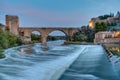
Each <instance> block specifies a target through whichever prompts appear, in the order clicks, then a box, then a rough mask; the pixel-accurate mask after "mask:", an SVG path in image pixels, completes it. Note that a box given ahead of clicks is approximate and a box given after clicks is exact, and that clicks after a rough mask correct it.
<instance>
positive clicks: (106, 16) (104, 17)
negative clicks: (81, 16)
mask: <svg viewBox="0 0 120 80" xmlns="http://www.w3.org/2000/svg"><path fill="white" fill-rule="evenodd" d="M113 16H114V14H110V15H108V14H106V15H102V16H98V18H99V19H100V20H104V19H107V18H109V17H113Z"/></svg>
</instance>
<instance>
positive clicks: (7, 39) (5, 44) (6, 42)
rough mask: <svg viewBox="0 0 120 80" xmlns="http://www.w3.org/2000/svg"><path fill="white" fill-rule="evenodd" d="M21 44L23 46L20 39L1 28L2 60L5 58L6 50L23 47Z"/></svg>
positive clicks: (0, 51)
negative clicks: (4, 52) (4, 51)
mask: <svg viewBox="0 0 120 80" xmlns="http://www.w3.org/2000/svg"><path fill="white" fill-rule="evenodd" d="M0 25H1V24H0ZM21 44H22V41H21V40H20V39H19V38H18V37H16V36H14V35H12V34H11V33H10V32H8V31H3V30H2V29H1V28H0V58H1V57H5V56H4V55H3V54H2V52H3V50H4V49H6V48H10V47H14V46H18V45H21Z"/></svg>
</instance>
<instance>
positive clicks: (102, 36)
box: [94, 31, 120, 44]
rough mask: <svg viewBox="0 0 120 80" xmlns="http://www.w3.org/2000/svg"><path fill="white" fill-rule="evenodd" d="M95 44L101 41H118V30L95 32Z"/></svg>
mask: <svg viewBox="0 0 120 80" xmlns="http://www.w3.org/2000/svg"><path fill="white" fill-rule="evenodd" d="M94 43H95V44H101V43H120V31H116V32H108V31H107V32H98V33H96V34H95V39H94Z"/></svg>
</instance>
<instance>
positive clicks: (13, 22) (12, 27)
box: [6, 15, 78, 44]
mask: <svg viewBox="0 0 120 80" xmlns="http://www.w3.org/2000/svg"><path fill="white" fill-rule="evenodd" d="M6 29H9V31H10V32H11V33H12V34H14V35H16V36H20V37H24V41H31V33H32V31H38V32H40V35H41V42H42V44H46V42H47V37H48V35H49V33H51V32H52V31H55V30H59V31H62V32H63V33H65V34H66V36H67V41H69V40H72V36H73V34H74V33H75V32H76V31H77V29H78V28H65V27H64V28H62V27H41V28H38V27H19V18H18V16H11V15H6Z"/></svg>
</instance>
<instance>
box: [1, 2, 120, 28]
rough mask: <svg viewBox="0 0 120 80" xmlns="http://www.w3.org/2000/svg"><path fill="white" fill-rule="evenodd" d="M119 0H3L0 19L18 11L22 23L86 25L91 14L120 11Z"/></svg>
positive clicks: (31, 24)
mask: <svg viewBox="0 0 120 80" xmlns="http://www.w3.org/2000/svg"><path fill="white" fill-rule="evenodd" d="M117 11H120V0H0V23H3V24H5V15H6V14H9V15H17V16H19V19H20V26H30V27H31V26H35V27H41V26H47V27H49V26H50V27H53V26H63V27H64V26H66V27H69V26H70V27H73V26H74V27H80V26H82V25H87V24H88V21H89V20H90V18H92V17H97V16H99V15H104V14H109V13H110V12H112V13H115V14H116V13H117Z"/></svg>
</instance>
